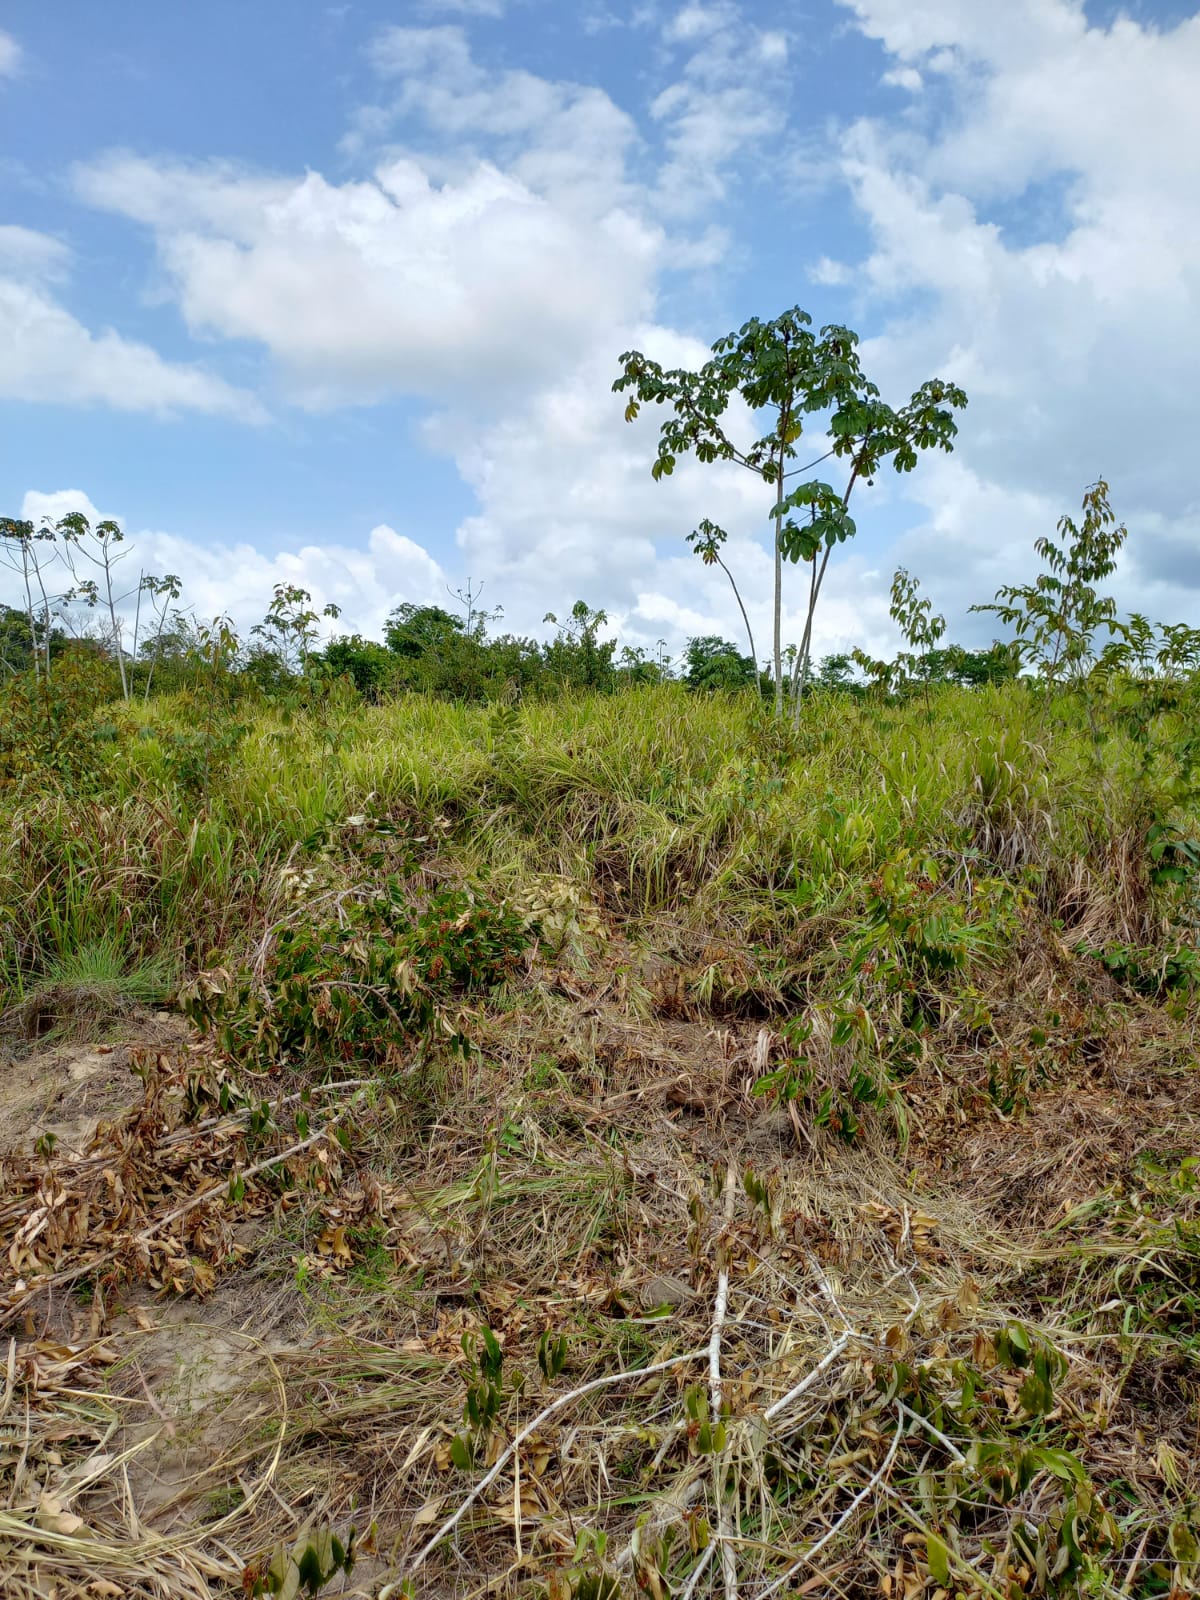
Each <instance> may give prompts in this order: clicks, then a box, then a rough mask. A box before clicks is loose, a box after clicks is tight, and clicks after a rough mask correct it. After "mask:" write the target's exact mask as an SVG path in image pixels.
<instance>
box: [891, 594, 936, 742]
mask: <svg viewBox="0 0 1200 1600" xmlns="http://www.w3.org/2000/svg"><path fill="white" fill-rule="evenodd" d="M920 588H921V585H920V584H919V583H918V581H917V579H916V578H913V577H910V576H909V574H908V573H907V572H906V571H905V570H904V568H903V567H898V568H897V569H896V573H895V576H894V577H893V578H892V603H891V608H890V609H891V616H892V621H893V622H894V623H895V624H896V626H897V627H898V628H899V629H900V632H901V633H902V634H903V636H904V640H905V643H906V644H907V645H908V647H909V648H908V653H905V652H902V653H901V654H900V655H898V656H897V657H896V667H897V669H898V672H899V674H900V681H904V680H905V679H910V680H911V679H915V680H916V681H917V682H918V683H920V685H921V692H922V694H923V695H924V697H925V719H926V721H927V722H928V723H929V724H930V726H932V724H933V708H932V706H931V705H930V702H929V680H930V660H931V653H932V651H933V649H934V647H935V646H936V644H937V642H938V640H939V639H940V638H941V637H942V635H943V634H944V633H945V631H946V619H945V617H942V616H938V615H935V613H934V609H933V602H932V601H931V600H930V599H929V597H928V595H926V596H924V597H922V596H921V594H920Z"/></svg>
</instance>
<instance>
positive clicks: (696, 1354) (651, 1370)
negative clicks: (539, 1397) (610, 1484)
mask: <svg viewBox="0 0 1200 1600" xmlns="http://www.w3.org/2000/svg"><path fill="white" fill-rule="evenodd" d="M707 1353H708V1352H707V1351H706V1350H689V1351H687V1353H686V1354H685V1355H681V1356H672V1357H671V1358H670V1360H669V1361H656V1362H655V1363H654V1364H653V1365H652V1366H649V1367H635V1368H633V1369H632V1371H629V1372H606V1373H605V1374H604V1376H603V1377H602V1378H593V1379H592V1380H591V1382H590V1383H584V1384H580V1386H579V1388H578V1389H571V1390H570V1391H569V1392H568V1393H567V1394H560V1395H559V1397H558V1399H557V1400H552V1401H551V1402H550V1404H549V1405H548V1406H547V1407H546V1408H545V1410H544V1411H539V1412H538V1414H537V1416H536V1417H534V1419H533V1421H532V1422H527V1423H526V1424H525V1426H524V1427H523V1428H522V1429H521V1431H520V1433H518V1434H517V1436H516V1438H515V1439H514V1440H513V1442H512V1443H511V1444H510V1445H508V1446H507V1447H506V1449H505V1450H504V1451H503V1452H502V1453H501V1454H500V1456H498V1457H497V1460H496V1464H495V1465H494V1466H493V1467H492V1468H491V1470H490V1471H488V1472H486V1473H485V1474H484V1476H483V1477H482V1478H480V1480H479V1482H478V1483H477V1484H476V1485H475V1487H474V1488H473V1489H472V1490H471V1492H470V1494H469V1495H468V1496H467V1498H466V1499H465V1500H464V1501H463V1503H462V1504H461V1505H460V1506H459V1508H458V1510H457V1511H456V1512H455V1513H454V1515H453V1516H452V1517H447V1518H446V1520H445V1522H443V1523H442V1525H441V1527H440V1528H439V1529H438V1530H437V1532H436V1533H435V1534H434V1535H433V1537H432V1538H431V1539H430V1540H429V1541H428V1543H427V1544H425V1545H423V1546H422V1547H421V1549H420V1550H419V1551H418V1552H417V1554H416V1556H415V1557H414V1559H413V1562H412V1565H411V1567H410V1568H409V1571H410V1572H419V1571H420V1570H421V1568H422V1567H423V1566H424V1565H425V1562H426V1560H427V1559H428V1558H429V1556H430V1555H432V1553H433V1552H434V1550H436V1549H437V1547H438V1545H439V1544H441V1542H442V1540H443V1539H444V1538H446V1536H447V1535H448V1534H451V1533H453V1532H454V1530H455V1528H457V1527H458V1524H459V1523H460V1522H461V1521H462V1519H463V1517H465V1516H466V1514H467V1512H468V1511H469V1510H470V1509H471V1507H472V1506H473V1505H474V1504H475V1502H476V1500H478V1499H479V1497H480V1495H482V1494H486V1493H487V1491H488V1490H489V1489H490V1488H491V1486H492V1484H493V1483H495V1481H496V1479H497V1478H498V1477H499V1476H500V1474H501V1472H503V1470H504V1468H505V1467H506V1466H507V1465H508V1462H509V1460H510V1458H511V1457H512V1456H513V1454H514V1453H515V1452H516V1451H518V1450H519V1449H520V1448H521V1446H522V1445H523V1444H524V1443H525V1441H526V1439H528V1438H529V1437H530V1435H531V1434H534V1433H536V1432H537V1430H538V1429H539V1428H540V1427H541V1425H542V1423H543V1422H546V1421H548V1420H549V1418H550V1417H552V1416H553V1415H554V1413H555V1412H556V1411H561V1410H562V1408H563V1407H564V1406H568V1405H570V1404H571V1402H572V1401H573V1400H582V1398H583V1397H584V1395H585V1394H592V1393H593V1392H594V1391H595V1390H597V1389H605V1388H608V1387H609V1386H610V1385H611V1384H614V1383H627V1382H628V1381H629V1379H630V1378H650V1377H653V1375H654V1374H655V1373H656V1372H666V1371H668V1370H669V1369H670V1368H671V1367H676V1366H678V1365H679V1363H680V1362H681V1361H698V1360H699V1359H700V1357H701V1356H703V1355H706V1354H707Z"/></svg>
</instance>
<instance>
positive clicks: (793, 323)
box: [613, 306, 967, 716]
mask: <svg viewBox="0 0 1200 1600" xmlns="http://www.w3.org/2000/svg"><path fill="white" fill-rule="evenodd" d="M712 351H713V355H712V359H711V360H710V361H706V362H705V364H704V365H703V366H702V367H701V368H700V369H699V371H697V372H692V371H689V370H688V369H687V368H684V367H673V368H664V367H662V366H661V365H660V364H659V363H658V362H657V361H652V360H651V359H650V358H649V357H648V356H646V355H644V354H643V353H642V351H640V350H628V351H626V352H625V354H624V355H623V356H622V357H621V375H620V376H619V377H618V378H617V380H616V381H615V383H614V384H613V389H614V390H615V391H616V392H618V393H620V392H623V391H626V390H628V391H630V398H629V401H628V404H627V405H626V407H625V419H626V421H627V422H632V421H633V420H634V418H635V417H637V416H638V414H639V412H640V411H641V408H642V406H643V405H651V404H653V405H659V406H665V407H667V408H668V410H669V415H668V416H667V419H666V420H665V421H664V422H663V423H662V425H661V428H660V431H659V440H658V453H657V455H656V457H655V460H654V463H653V466H652V468H651V471H652V473H653V475H654V477H655V478H656V479H659V478H662V477H666V476H669V475H670V474H671V473H672V472H673V471H674V469H675V464H676V462H677V460H678V458H679V457H680V456H681V455H686V454H687V453H688V452H689V451H690V452H692V453H694V454H695V456H696V458H697V459H698V460H700V461H708V462H712V461H733V462H735V463H736V464H737V465H738V466H741V467H744V468H746V469H747V471H749V472H752V473H754V475H755V476H756V477H757V478H759V479H760V480H761V481H762V483H763V485H764V487H765V488H767V489H769V490H770V497H771V505H770V510H769V513H768V515H769V516H770V518H771V521H772V523H773V541H772V542H773V553H774V567H775V574H774V595H773V620H774V627H773V638H772V646H773V648H772V667H773V674H774V682H775V712H776V715H778V716H781V715H782V714H783V710H784V651H783V639H782V619H783V568H784V563H785V562H787V563H796V562H800V561H804V562H807V563H808V565H809V569H810V570H809V582H808V600H807V608H806V613H805V621H804V629H803V633H802V636H801V639H800V644H799V646H798V649H797V652H796V667H795V670H794V671H793V674H792V682H791V686H790V693H791V699H792V705H793V711H794V714H795V715H797V716H798V715H799V708H800V699H801V696H802V694H803V691H804V682H805V679H806V677H807V674H808V664H809V652H810V648H811V644H812V629H813V618H814V616H815V614H816V609H817V603H818V601H819V599H820V596H821V588H822V585H823V584H824V581H825V574H826V571H827V570H828V566H829V559H830V556H831V555H832V553H833V550H834V548H835V547H836V546H837V545H839V544H841V543H842V542H844V541H845V540H847V539H850V538H853V536H854V534H855V532H856V528H855V524H854V520H853V518H852V517H851V516H850V512H849V505H850V497H851V495H852V494H853V492H854V489H855V486H856V485H857V484H858V483H859V482H861V481H863V480H866V481H867V482H870V481H871V479H872V478H873V476H874V474H875V473H876V472H877V471H878V469H879V468H880V467H881V466H882V465H883V464H884V462H886V461H890V462H891V463H892V466H893V467H894V468H895V470H896V471H897V472H911V471H912V469H913V468H914V467H915V466H916V464H917V455H918V452H919V451H922V450H927V449H930V448H932V447H934V446H937V447H938V448H940V449H943V450H951V449H953V440H954V436H955V434H956V432H957V428H956V425H955V422H954V418H953V414H952V413H953V411H954V410H956V409H958V408H960V407H962V406H965V405H966V403H967V397H966V395H965V394H964V393H963V391H962V390H961V389H959V388H958V387H956V386H955V385H954V384H952V383H947V382H945V381H943V380H942V379H939V378H935V379H931V380H930V381H929V382H927V383H924V384H922V386H921V387H920V388H919V389H917V390H916V391H915V392H914V394H913V395H912V397H911V399H910V400H909V401H908V402H907V404H905V405H903V406H901V407H900V408H899V409H898V410H897V409H894V408H893V407H891V406H889V405H887V404H886V403H885V402H884V401H883V400H881V399H880V397H879V390H878V388H877V387H876V386H875V384H873V383H871V382H870V381H869V380H868V378H867V377H866V375H865V374H864V373H863V370H862V367H861V365H860V362H859V357H858V335H857V334H856V333H854V332H852V331H851V329H849V328H844V327H841V326H838V325H836V324H831V325H830V326H828V327H824V328H822V329H821V331H820V333H819V334H816V333H814V332H813V331H812V318H811V317H810V316H809V315H808V314H807V313H806V312H804V311H802V310H801V309H800V308H799V307H798V306H793V307H792V309H791V310H790V311H785V312H784V313H783V315H782V316H779V317H776V318H775V320H774V321H773V322H762V321H760V320H759V319H758V318H757V317H754V318H752V319H751V320H750V321H749V322H747V323H746V324H745V325H744V326H743V327H742V328H740V329H739V330H738V331H737V332H736V333H730V334H727V335H726V336H725V337H724V338H723V339H718V340H717V342H716V343H715V344H714V345H713V347H712ZM735 400H740V401H741V402H743V403H744V404H745V405H746V406H748V407H749V409H750V412H751V414H752V416H753V417H754V419H755V422H756V425H762V424H763V423H765V426H764V427H763V431H762V433H760V434H759V436H758V437H757V438H753V439H751V440H749V441H748V442H739V440H738V439H737V438H736V437H735V436H734V432H733V429H732V427H731V424H730V423H729V421H728V420H727V415H728V412H729V409H730V406H731V405H732V404H733V403H734V401H735ZM810 418H819V419H820V421H821V423H823V432H822V443H823V445H824V448H823V450H822V451H821V452H820V453H819V454H818V455H817V456H816V458H815V459H813V460H811V461H809V462H808V463H807V464H806V465H804V466H795V465H793V463H794V462H795V461H796V460H797V457H798V455H799V446H800V441H801V440H802V438H803V437H804V432H805V427H806V425H808V424H809V419H810ZM814 431H815V430H814ZM831 459H833V460H837V461H838V462H840V463H842V464H843V465H844V468H845V473H846V476H845V480H844V482H843V483H842V484H841V485H840V486H839V487H835V486H834V485H833V484H831V483H828V482H826V481H825V480H824V479H820V478H812V477H808V476H807V474H808V473H810V472H811V471H812V469H813V468H814V467H817V466H819V465H820V464H821V463H822V462H823V461H827V460H831ZM797 480H799V481H797ZM701 533H702V537H697V536H696V535H693V539H692V542H693V545H694V547H695V548H696V549H697V551H698V553H699V554H700V555H701V557H702V559H706V560H707V559H710V557H709V552H715V551H716V550H717V549H718V548H719V546H720V545H721V544H722V543H723V542H724V532H723V530H721V529H719V528H717V527H716V525H715V524H713V523H711V522H710V523H707V526H706V528H703V529H702V530H701ZM722 565H724V563H723V562H722ZM726 571H728V569H726ZM730 577H731V579H732V574H730ZM735 592H736V587H735ZM738 598H739V603H740V598H741V597H740V595H739V597H738Z"/></svg>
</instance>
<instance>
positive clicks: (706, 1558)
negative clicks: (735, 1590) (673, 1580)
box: [679, 1544, 717, 1600]
mask: <svg viewBox="0 0 1200 1600" xmlns="http://www.w3.org/2000/svg"><path fill="white" fill-rule="evenodd" d="M716 1548H717V1547H716V1545H715V1544H707V1545H705V1547H704V1552H703V1554H702V1555H701V1557H700V1559H699V1561H697V1563H696V1565H695V1566H694V1567H693V1568H692V1575H691V1577H690V1578H689V1579H688V1581H687V1586H686V1587H685V1588H684V1590H683V1592H682V1593H681V1594H680V1596H679V1600H692V1595H693V1594H695V1592H696V1585H697V1584H698V1583H699V1582H700V1579H701V1577H702V1576H703V1574H704V1570H705V1568H706V1567H707V1566H708V1563H709V1562H710V1561H711V1560H712V1556H713V1551H714V1550H715V1549H716Z"/></svg>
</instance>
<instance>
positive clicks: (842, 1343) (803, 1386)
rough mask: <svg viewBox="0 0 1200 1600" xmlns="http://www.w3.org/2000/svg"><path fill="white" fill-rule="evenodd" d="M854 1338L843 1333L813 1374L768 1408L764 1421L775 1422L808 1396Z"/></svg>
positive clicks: (822, 1358) (802, 1379)
mask: <svg viewBox="0 0 1200 1600" xmlns="http://www.w3.org/2000/svg"><path fill="white" fill-rule="evenodd" d="M853 1337H854V1335H853V1334H852V1333H843V1334H842V1336H841V1338H840V1339H837V1340H836V1341H835V1342H834V1345H833V1347H832V1349H830V1350H829V1351H828V1352H827V1353H826V1354H825V1355H823V1356H822V1357H821V1359H820V1361H818V1362H817V1364H816V1366H815V1367H813V1369H812V1371H811V1372H808V1373H806V1374H805V1376H804V1377H803V1378H801V1380H800V1382H799V1383H797V1384H795V1385H794V1386H793V1387H792V1388H790V1389H789V1390H788V1392H787V1393H786V1394H785V1395H784V1396H783V1398H782V1399H780V1400H776V1401H775V1402H774V1404H773V1405H769V1406H768V1407H767V1409H766V1410H765V1411H764V1412H763V1421H764V1422H774V1420H775V1418H776V1417H778V1416H780V1415H782V1413H783V1412H784V1411H786V1410H787V1408H788V1406H790V1405H791V1403H792V1401H793V1400H799V1398H800V1396H801V1395H802V1394H807V1393H808V1391H809V1390H810V1389H811V1388H812V1386H813V1385H814V1384H815V1383H816V1381H817V1379H818V1378H819V1377H821V1375H822V1373H825V1372H827V1371H828V1370H829V1368H830V1367H831V1366H832V1365H833V1363H834V1362H835V1361H836V1360H837V1358H838V1357H839V1356H840V1355H841V1353H842V1351H843V1350H844V1349H845V1348H846V1346H847V1345H848V1344H849V1343H850V1341H851V1339H852V1338H853Z"/></svg>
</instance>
